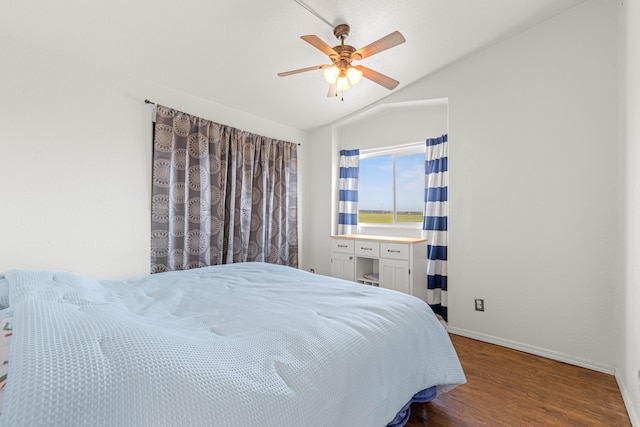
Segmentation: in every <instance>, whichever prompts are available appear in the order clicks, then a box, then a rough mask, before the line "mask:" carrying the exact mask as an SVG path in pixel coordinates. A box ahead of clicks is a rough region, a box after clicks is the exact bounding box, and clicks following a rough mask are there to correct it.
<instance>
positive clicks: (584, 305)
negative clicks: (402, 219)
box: [305, 0, 621, 372]
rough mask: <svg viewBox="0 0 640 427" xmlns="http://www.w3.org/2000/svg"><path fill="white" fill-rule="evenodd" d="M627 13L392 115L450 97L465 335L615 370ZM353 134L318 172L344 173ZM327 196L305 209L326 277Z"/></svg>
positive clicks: (454, 319) (547, 31)
mask: <svg viewBox="0 0 640 427" xmlns="http://www.w3.org/2000/svg"><path fill="white" fill-rule="evenodd" d="M617 15H618V11H617V4H616V2H612V1H608V0H594V1H592V2H589V3H586V4H584V5H582V6H579V7H577V8H575V9H572V10H570V11H568V12H567V13H565V14H562V15H560V16H557V17H555V18H553V19H551V20H549V21H547V22H545V23H543V24H541V25H538V26H536V27H534V28H532V29H530V30H528V31H526V32H524V33H522V34H519V35H517V36H515V37H512V38H510V39H508V40H506V41H504V42H502V43H500V44H498V45H495V46H493V47H491V48H489V49H487V50H485V51H483V52H481V53H479V54H477V55H474V56H472V57H469V58H467V59H464V60H462V61H459V62H457V63H455V64H453V65H451V66H449V67H447V68H445V69H443V70H441V71H440V72H438V73H435V74H434V75H432V76H430V77H427V78H425V79H423V80H421V81H419V82H417V83H415V84H413V85H411V86H408V87H406V88H404V89H402V90H399V91H398V92H395V93H394V94H393V95H391V96H389V97H388V98H387V99H386V100H384V101H383V102H382V103H381V104H384V103H394V104H395V103H403V102H409V103H410V102H418V101H423V100H430V99H443V98H446V99H448V107H449V117H448V119H449V129H448V131H449V148H450V159H449V160H450V162H449V166H450V172H449V178H450V193H449V196H450V199H449V200H450V201H449V207H450V211H451V214H450V222H449V224H450V246H449V248H450V250H449V280H450V281H449V283H450V287H449V316H450V319H449V325H450V327H451V330H453V331H455V332H457V333H461V334H466V335H470V336H474V337H477V338H481V339H484V340H487V341H491V342H496V343H499V344H504V345H508V346H511V347H515V348H521V349H524V350H527V351H530V352H533V353H537V354H542V355H546V356H550V357H553V358H556V359H560V360H567V361H570V362H572V363H576V364H580V365H583V366H587V367H592V368H596V369H600V370H603V371H607V372H613V367H614V366H615V364H616V359H617V357H618V353H619V352H618V351H617V350H616V349H618V348H619V343H620V339H621V337H620V335H619V332H618V331H617V329H616V326H619V325H620V324H621V318H620V314H619V313H618V312H619V310H617V309H619V307H617V306H616V305H615V304H616V302H617V301H619V299H618V298H619V295H618V294H619V292H620V286H619V283H620V280H621V274H620V273H619V271H620V266H621V262H620V261H619V259H620V255H621V253H620V247H619V245H618V241H619V239H620V236H619V232H618V229H617V228H616V218H617V206H618V204H617V200H618V199H617V189H616V186H617V185H618V180H617V176H616V173H615V172H613V171H615V170H616V166H617V143H616V141H617V128H618V127H617V125H618V123H617V117H618V114H617V107H618V104H617V28H618V27H617ZM354 96H355V95H354ZM364 114H365V115H366V113H364ZM372 123H373V122H372ZM340 125H341V124H340V123H338V124H335V125H334V126H332V127H331V131H329V130H327V129H321V130H317V131H316V132H315V133H314V138H315V137H317V138H318V139H320V138H322V139H323V140H322V141H319V140H318V141H316V140H315V139H314V143H318V144H320V143H321V144H322V145H321V146H318V147H314V150H316V152H317V154H316V155H315V156H314V164H313V165H312V166H311V167H312V168H313V170H314V171H320V170H322V169H324V170H325V171H328V170H330V169H331V168H332V167H333V168H335V164H333V165H331V164H325V165H321V164H319V162H321V161H327V160H328V159H329V158H332V159H334V162H335V158H336V152H335V150H337V149H339V143H340V141H339V133H340V132H339V128H340ZM418 125H419V124H416V126H418ZM336 128H338V131H336V130H335V129H336ZM398 128H401V126H398ZM329 134H331V137H332V141H327V140H326V138H328V136H329ZM320 135H321V136H320ZM430 136H431V135H423V137H424V138H426V137H430ZM325 150H334V151H333V153H331V154H326V153H325ZM307 166H310V165H307ZM327 184H328V180H326V179H323V180H318V181H315V182H314V183H312V184H311V185H309V187H308V188H307V191H308V192H310V193H312V194H318V195H321V196H318V197H317V198H315V199H314V200H313V201H312V202H311V204H310V205H307V206H306V207H305V209H306V211H307V212H314V224H316V227H314V229H312V230H305V231H306V233H305V238H306V239H307V241H308V242H309V245H307V246H306V247H305V251H308V256H307V264H308V265H310V263H313V264H314V267H315V268H316V271H318V272H321V273H325V274H328V272H329V271H330V270H329V267H330V263H329V249H328V245H329V242H328V238H327V235H328V234H329V233H328V230H330V229H331V224H332V222H331V221H332V217H333V215H334V213H333V209H334V208H333V207H331V206H329V205H328V204H327V202H326V200H327V199H325V195H326V194H327V193H328V191H329V190H328V189H327V188H326V185H327ZM311 248H312V249H311ZM474 297H482V298H484V299H485V304H486V311H485V312H483V313H481V312H476V311H474V310H473V299H474Z"/></svg>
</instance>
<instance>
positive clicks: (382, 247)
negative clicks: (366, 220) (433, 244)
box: [331, 234, 427, 300]
mask: <svg viewBox="0 0 640 427" xmlns="http://www.w3.org/2000/svg"><path fill="white" fill-rule="evenodd" d="M331 275H332V276H333V277H339V278H341V279H346V280H351V281H356V282H360V283H363V284H366V285H373V286H379V287H381V288H387V289H393V290H396V291H400V292H404V293H407V294H410V295H414V296H417V297H418V298H422V299H424V300H426V295H427V241H426V239H414V238H405V237H382V236H366V235H355V234H348V235H338V236H331Z"/></svg>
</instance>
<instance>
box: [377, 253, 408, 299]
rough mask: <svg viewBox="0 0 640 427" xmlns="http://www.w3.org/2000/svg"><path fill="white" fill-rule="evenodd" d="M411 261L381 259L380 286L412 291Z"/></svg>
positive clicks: (406, 291) (405, 291)
mask: <svg viewBox="0 0 640 427" xmlns="http://www.w3.org/2000/svg"><path fill="white" fill-rule="evenodd" d="M409 280H410V276H409V261H400V260H394V259H380V287H381V288H387V289H393V290H394V291H400V292H404V293H406V294H410V293H411V286H410V285H411V283H410V281H409Z"/></svg>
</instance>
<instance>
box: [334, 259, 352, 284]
mask: <svg viewBox="0 0 640 427" xmlns="http://www.w3.org/2000/svg"><path fill="white" fill-rule="evenodd" d="M355 273H356V272H355V262H354V259H353V255H351V254H343V253H339V252H332V253H331V275H332V276H333V277H338V278H340V279H345V280H351V281H352V282H353V281H355V280H356V276H355Z"/></svg>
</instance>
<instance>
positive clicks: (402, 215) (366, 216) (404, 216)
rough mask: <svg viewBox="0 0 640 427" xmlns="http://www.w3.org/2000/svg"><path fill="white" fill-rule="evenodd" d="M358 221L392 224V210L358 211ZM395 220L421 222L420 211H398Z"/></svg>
mask: <svg viewBox="0 0 640 427" xmlns="http://www.w3.org/2000/svg"><path fill="white" fill-rule="evenodd" d="M358 222H360V223H364V224H393V212H382V211H360V212H359V213H358ZM396 222H422V212H398V218H397V220H396Z"/></svg>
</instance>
